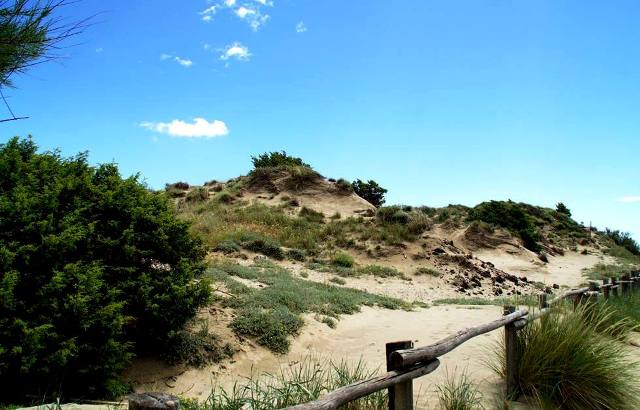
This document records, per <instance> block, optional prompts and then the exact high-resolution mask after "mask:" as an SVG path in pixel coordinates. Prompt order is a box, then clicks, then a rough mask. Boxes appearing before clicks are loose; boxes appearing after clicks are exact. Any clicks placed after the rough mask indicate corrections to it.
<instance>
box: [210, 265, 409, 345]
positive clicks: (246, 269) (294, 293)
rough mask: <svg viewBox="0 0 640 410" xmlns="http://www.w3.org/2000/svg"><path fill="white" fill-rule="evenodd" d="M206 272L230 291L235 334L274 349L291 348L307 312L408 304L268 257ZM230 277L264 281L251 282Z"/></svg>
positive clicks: (348, 311)
mask: <svg viewBox="0 0 640 410" xmlns="http://www.w3.org/2000/svg"><path fill="white" fill-rule="evenodd" d="M208 276H209V277H211V278H212V279H213V280H214V282H215V283H220V284H223V285H224V286H225V287H226V288H227V289H228V290H229V292H228V293H230V294H232V297H228V298H225V299H224V300H222V303H223V305H224V306H226V307H230V308H233V309H234V310H235V313H236V317H235V319H234V320H233V321H232V323H231V328H232V329H233V330H234V331H235V332H236V333H237V334H238V335H240V336H246V337H251V338H253V339H255V340H256V342H257V343H258V344H260V345H262V346H265V347H267V348H268V349H270V350H272V351H274V352H277V353H286V352H287V351H288V350H289V345H290V340H289V337H290V336H295V335H297V334H298V333H299V331H300V329H301V328H302V326H303V324H304V321H303V319H302V315H303V314H305V313H316V314H319V315H324V316H328V317H332V318H338V317H339V316H340V315H342V314H353V313H356V312H359V311H360V307H361V306H363V305H364V306H380V307H383V308H387V309H405V310H410V309H411V308H412V305H411V304H409V303H406V302H403V301H401V300H398V299H394V298H389V297H384V296H379V295H374V294H370V293H367V292H364V291H360V290H356V289H351V288H346V287H341V286H334V285H331V284H326V283H318V282H313V281H308V280H304V279H302V278H300V277H296V276H293V275H292V274H291V273H290V272H289V271H288V270H287V269H284V268H282V267H280V266H277V265H275V264H274V263H272V262H270V261H269V260H266V259H264V260H258V261H257V262H256V263H255V264H254V265H252V266H242V265H239V264H234V263H218V264H216V265H214V266H213V267H212V268H211V269H209V271H208ZM234 277H236V278H241V279H246V280H249V281H252V282H257V283H260V284H262V285H265V286H263V287H255V288H254V287H249V286H246V285H244V284H242V283H240V282H239V281H238V280H236V279H234Z"/></svg>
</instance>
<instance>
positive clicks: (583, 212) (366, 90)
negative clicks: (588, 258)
mask: <svg viewBox="0 0 640 410" xmlns="http://www.w3.org/2000/svg"><path fill="white" fill-rule="evenodd" d="M61 14H62V15H63V16H64V17H65V18H68V19H71V20H73V19H78V18H83V17H86V16H89V15H97V16H96V17H95V18H94V19H93V23H94V24H93V25H92V26H91V27H89V28H88V29H87V30H86V31H85V33H84V34H82V35H81V37H79V38H78V39H76V40H75V41H74V43H76V42H77V43H78V44H77V45H73V46H70V47H68V48H66V49H64V50H63V51H62V52H63V54H65V58H64V59H63V60H61V61H59V62H56V63H49V64H43V65H40V66H38V67H35V68H34V69H32V70H31V71H30V72H29V73H28V74H26V75H23V76H20V77H16V78H15V79H14V80H15V84H16V86H17V88H15V89H12V90H8V91H6V94H8V96H9V101H10V103H11V107H12V108H13V110H14V111H15V112H16V115H28V116H30V117H31V118H30V119H28V120H23V121H17V122H13V123H5V124H0V127H1V129H2V135H1V136H0V141H6V139H8V138H9V137H11V136H14V135H20V136H26V135H28V134H32V135H33V136H34V138H35V141H36V142H37V143H38V144H39V145H40V146H41V147H42V148H44V149H52V148H56V147H59V148H61V150H62V152H63V153H65V154H68V155H71V154H74V153H76V152H78V151H85V150H88V151H89V152H90V156H89V158H90V160H91V162H93V163H101V162H110V161H115V162H117V163H118V164H119V165H120V168H121V171H122V172H123V174H125V175H129V174H132V173H136V172H140V173H141V174H142V176H143V177H144V179H145V180H146V181H147V183H148V184H149V185H150V186H151V187H154V188H159V187H162V186H163V185H164V183H166V182H173V181H176V180H186V181H188V182H190V183H193V184H201V183H202V182H204V181H205V180H210V179H226V178H230V177H234V176H237V175H240V174H244V173H246V172H248V171H249V169H250V159H249V157H250V155H252V154H258V153H261V152H264V151H273V150H286V151H287V152H289V153H291V154H295V155H297V156H301V157H303V158H304V159H305V160H306V161H307V162H309V163H311V164H312V165H313V166H314V167H315V168H316V169H318V170H319V171H320V172H322V173H323V174H324V175H325V176H328V177H336V178H338V177H345V178H348V179H354V178H363V179H364V178H367V179H368V178H372V179H375V180H376V181H378V182H379V183H380V184H381V185H383V186H385V187H387V188H388V189H389V194H388V202H390V203H406V204H415V205H418V204H426V205H431V206H442V205H447V204H449V203H462V204H466V205H475V204H477V203H478V202H481V201H484V200H489V199H508V198H510V199H513V200H516V201H525V202H530V203H533V204H538V205H544V206H553V205H554V204H555V203H556V202H558V201H563V202H565V203H566V204H567V205H568V206H569V207H570V208H571V209H572V211H573V213H574V216H575V217H576V219H577V220H578V221H584V222H585V223H586V224H588V223H589V222H590V221H592V222H593V224H594V225H596V226H598V227H600V228H603V227H605V226H609V227H612V228H619V229H623V230H627V231H631V232H632V233H633V234H634V236H635V237H636V238H637V239H640V218H638V215H639V211H640V178H639V177H640V161H639V158H640V139H639V138H638V131H639V130H640V113H639V112H638V107H640V81H639V80H640V78H639V77H640V71H639V70H638V67H640V48H639V46H638V44H640V26H638V24H637V22H638V21H640V3H638V2H637V1H624V0H619V1H615V2H603V1H584V0H582V1H577V0H576V1H562V0H536V1H480V0H474V1H437V2H436V1H426V0H411V1H410V0H401V1H394V2H391V1H388V0H387V1H377V0H371V1H345V0H260V1H258V0H245V1H241V0H236V1H235V2H234V1H233V0H227V1H226V2H225V1H224V0H219V1H207V0H182V1H178V0H154V1H151V0H146V1H142V0H135V1H133V0H127V1H124V0H111V1H109V2H105V1H100V0H82V1H81V2H80V3H78V4H72V5H69V6H68V7H66V8H65V9H64V10H63V11H62V13H61ZM4 116H6V115H3V117H4ZM195 119H198V120H197V121H196V120H195Z"/></svg>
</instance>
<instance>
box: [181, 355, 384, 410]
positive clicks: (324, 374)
mask: <svg viewBox="0 0 640 410" xmlns="http://www.w3.org/2000/svg"><path fill="white" fill-rule="evenodd" d="M376 374H377V371H372V370H369V369H367V367H366V366H365V364H364V363H363V362H362V361H360V362H357V363H355V364H348V363H347V362H345V361H341V362H333V361H327V360H321V359H317V358H314V357H309V356H308V357H306V358H304V359H303V360H302V361H301V362H300V363H298V364H295V365H292V366H287V367H284V368H283V370H282V371H281V372H277V373H275V374H263V375H254V374H252V375H251V376H250V377H249V379H248V380H247V381H246V382H245V383H244V384H236V385H234V386H233V388H232V389H230V390H228V391H227V390H224V389H219V388H216V389H215V390H213V391H212V392H211V394H210V395H209V397H208V398H207V399H206V400H205V401H204V402H198V401H197V400H196V399H181V401H180V407H181V408H183V409H184V410H237V409H262V410H275V409H281V408H284V407H289V406H294V405H297V404H302V403H306V402H309V401H313V400H317V399H319V398H320V397H321V396H322V395H324V394H326V393H328V392H331V391H333V390H336V389H338V388H340V387H344V386H346V385H349V384H352V383H355V382H358V381H361V380H366V379H370V378H372V377H374V376H375V375H376ZM387 402H388V401H387V391H386V390H382V391H379V392H376V393H373V394H371V395H368V396H365V397H363V398H361V399H359V400H356V401H354V402H352V403H349V405H348V406H346V408H348V409H350V410H384V409H387V408H388V404H387Z"/></svg>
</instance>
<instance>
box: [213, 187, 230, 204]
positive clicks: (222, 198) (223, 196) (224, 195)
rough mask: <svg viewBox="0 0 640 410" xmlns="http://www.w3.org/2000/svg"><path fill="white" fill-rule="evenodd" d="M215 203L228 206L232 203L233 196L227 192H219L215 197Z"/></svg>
mask: <svg viewBox="0 0 640 410" xmlns="http://www.w3.org/2000/svg"><path fill="white" fill-rule="evenodd" d="M215 199H216V201H218V202H221V203H223V204H230V203H231V202H233V195H231V192H229V191H226V190H224V191H220V192H219V193H218V194H217V195H216V198H215Z"/></svg>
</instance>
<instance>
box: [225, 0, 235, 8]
mask: <svg viewBox="0 0 640 410" xmlns="http://www.w3.org/2000/svg"><path fill="white" fill-rule="evenodd" d="M224 5H225V6H227V7H233V6H235V5H236V0H224Z"/></svg>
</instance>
